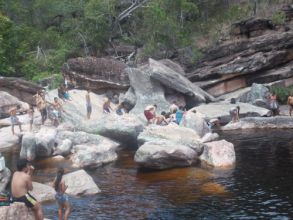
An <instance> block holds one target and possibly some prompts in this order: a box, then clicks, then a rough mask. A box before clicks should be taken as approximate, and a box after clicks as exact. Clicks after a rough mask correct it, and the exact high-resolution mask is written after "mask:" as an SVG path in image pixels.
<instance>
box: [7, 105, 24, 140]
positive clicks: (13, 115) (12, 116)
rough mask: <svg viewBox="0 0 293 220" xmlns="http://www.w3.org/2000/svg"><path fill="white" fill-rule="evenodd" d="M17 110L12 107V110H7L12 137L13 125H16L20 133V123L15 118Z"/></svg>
mask: <svg viewBox="0 0 293 220" xmlns="http://www.w3.org/2000/svg"><path fill="white" fill-rule="evenodd" d="M17 108H18V107H13V108H11V109H9V114H10V120H11V131H12V134H13V135H14V125H18V126H19V130H20V132H22V129H21V123H20V121H19V119H18V117H17V116H16V113H17Z"/></svg>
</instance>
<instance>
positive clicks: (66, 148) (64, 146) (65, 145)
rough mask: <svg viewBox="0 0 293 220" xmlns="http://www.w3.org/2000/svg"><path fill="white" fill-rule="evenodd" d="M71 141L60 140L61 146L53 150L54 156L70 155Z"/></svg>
mask: <svg viewBox="0 0 293 220" xmlns="http://www.w3.org/2000/svg"><path fill="white" fill-rule="evenodd" d="M71 148H72V141H71V140H69V139H64V140H62V142H61V144H58V145H57V147H56V148H55V149H54V155H63V156H67V155H69V154H70V153H71Z"/></svg>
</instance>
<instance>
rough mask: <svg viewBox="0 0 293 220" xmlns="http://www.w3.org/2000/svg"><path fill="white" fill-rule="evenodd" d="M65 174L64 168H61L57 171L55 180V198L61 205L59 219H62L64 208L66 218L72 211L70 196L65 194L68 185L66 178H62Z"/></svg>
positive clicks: (65, 218) (66, 218)
mask: <svg viewBox="0 0 293 220" xmlns="http://www.w3.org/2000/svg"><path fill="white" fill-rule="evenodd" d="M63 174H64V169H63V168H59V169H58V172H57V176H56V178H55V180H54V188H55V191H56V195H55V199H56V201H57V203H58V206H59V208H58V217H59V219H62V217H63V209H65V212H64V220H68V219H69V215H70V212H71V206H70V202H69V198H68V196H67V195H66V194H65V191H66V189H67V186H66V185H65V182H64V180H62V177H63Z"/></svg>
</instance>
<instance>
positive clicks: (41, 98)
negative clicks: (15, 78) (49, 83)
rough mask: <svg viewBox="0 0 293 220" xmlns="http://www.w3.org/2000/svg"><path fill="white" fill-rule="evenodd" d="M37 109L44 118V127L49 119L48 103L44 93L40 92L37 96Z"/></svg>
mask: <svg viewBox="0 0 293 220" xmlns="http://www.w3.org/2000/svg"><path fill="white" fill-rule="evenodd" d="M34 97H35V98H36V105H37V109H38V110H39V111H40V113H41V116H42V125H43V124H44V122H45V121H46V119H47V103H46V99H45V95H44V93H43V92H38V93H37V94H36V95H35V96H34Z"/></svg>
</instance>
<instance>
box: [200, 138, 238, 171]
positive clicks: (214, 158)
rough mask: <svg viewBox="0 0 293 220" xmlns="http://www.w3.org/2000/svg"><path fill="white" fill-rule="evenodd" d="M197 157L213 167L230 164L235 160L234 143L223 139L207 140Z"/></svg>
mask: <svg viewBox="0 0 293 220" xmlns="http://www.w3.org/2000/svg"><path fill="white" fill-rule="evenodd" d="M199 158H200V160H201V161H202V162H204V163H207V164H208V165H211V166H214V167H228V166H232V165H233V164H234V163H235V161H236V156H235V150H234V145H233V144H232V143H230V142H228V141H225V140H220V141H213V142H208V143H206V146H205V148H204V151H203V153H202V155H200V157H199Z"/></svg>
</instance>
